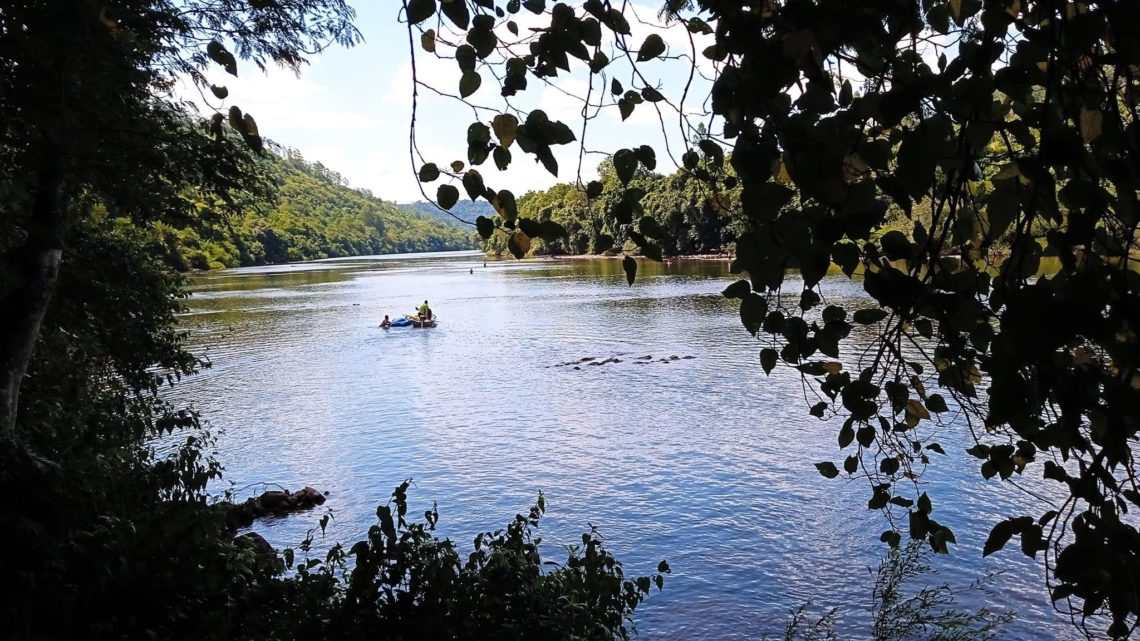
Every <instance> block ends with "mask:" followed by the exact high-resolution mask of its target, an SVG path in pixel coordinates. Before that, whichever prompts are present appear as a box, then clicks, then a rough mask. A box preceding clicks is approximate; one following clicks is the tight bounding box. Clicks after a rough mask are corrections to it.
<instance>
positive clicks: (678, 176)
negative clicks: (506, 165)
mask: <svg viewBox="0 0 1140 641" xmlns="http://www.w3.org/2000/svg"><path fill="white" fill-rule="evenodd" d="M598 181H599V182H600V183H601V184H602V192H601V194H600V195H598V196H597V197H595V198H587V195H586V191H585V190H584V189H583V188H581V187H579V186H577V185H574V184H570V183H559V184H557V185H554V186H553V187H551V188H549V189H547V190H545V191H532V192H528V193H526V194H524V195H523V196H521V197H520V198H519V199H518V210H519V211H518V213H519V216H520V217H522V218H529V219H534V220H538V221H540V222H541V221H546V220H553V221H554V222H556V223H558V224H560V225H562V227H563V228H564V229H565V230H566V234H567V235H566V238H564V239H562V240H558V241H555V242H552V243H549V242H544V241H543V240H542V239H540V238H535V239H533V241H532V243H531V245H530V251H529V252H528V255H532V256H535V255H565V254H603V253H606V252H613V251H615V250H621V249H622V248H623V243H624V242H625V241H626V239H624V238H620V237H619V238H615V237H614V235H613V232H612V231H611V230H610V229H609V227H608V226H607V225H606V224H605V222H604V221H605V216H604V214H605V212H607V211H609V210H610V209H611V208H613V207H614V206H615V205H616V204H617V202H618V200H619V199H620V198H621V193H622V191H623V190H622V186H621V183H620V182H619V181H618V179H617V176H616V174H615V173H614V168H613V164H612V162H610V161H609V160H608V159H607V160H605V161H603V162H602V164H601V166H600V167H599V169H598ZM629 186H630V188H632V189H639V190H641V191H642V192H644V194H645V195H644V197H643V198H642V199H641V202H640V204H639V205H638V206H637V207H638V209H637V210H636V211H635V212H634V214H635V218H636V219H640V220H644V219H645V218H646V217H648V218H651V219H652V220H653V221H654V223H656V227H657V228H658V231H659V232H660V235H661V239H660V241H659V245H660V247H661V251H662V253H663V254H664V255H665V256H685V255H694V254H720V253H730V252H732V251H733V249H734V247H735V243H736V238H737V236H738V235H739V234H740V233H742V232H743V231H744V229H745V225H744V218H743V213H742V212H741V209H740V198H739V193H738V191H739V190H738V189H731V190H724V191H721V192H719V193H717V194H713V193H711V192H710V191H709V188H708V185H707V184H705V183H703V182H702V181H700V180H699V179H697V178H695V177H694V176H693V175H692V174H691V173H689V172H686V171H681V170H679V171H677V172H676V173H673V174H669V175H661V174H657V173H653V172H648V171H644V170H642V171H640V172H639V173H638V174H637V175H636V176H635V177H634V179H633V180H632V181H630V185H629ZM650 224H652V223H650ZM642 228H643V229H644V228H646V225H643V226H642ZM484 249H485V250H486V251H488V252H491V253H498V254H506V253H508V249H507V235H506V234H504V233H502V232H496V233H495V234H494V235H493V236H492V237H491V238H490V239H488V240H487V241H485V242H484ZM628 249H630V250H631V251H632V250H633V249H634V245H633V243H630V244H629V246H628Z"/></svg>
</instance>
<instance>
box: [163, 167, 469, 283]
mask: <svg viewBox="0 0 1140 641" xmlns="http://www.w3.org/2000/svg"><path fill="white" fill-rule="evenodd" d="M264 162H265V163H266V165H265V170H266V172H265V173H266V174H267V177H268V179H269V181H268V189H267V190H266V191H267V192H268V193H267V195H263V196H261V197H256V198H253V197H251V198H249V199H248V200H247V201H246V202H243V203H242V204H241V206H236V207H232V208H231V209H232V211H229V210H226V211H219V210H222V209H224V208H223V206H222V205H221V204H220V203H214V204H210V203H198V210H199V214H200V215H199V216H198V217H196V218H194V219H191V220H186V221H184V223H183V224H181V225H172V224H169V223H158V224H156V225H155V226H154V229H155V231H156V232H157V233H158V234H159V238H160V240H161V242H162V245H163V247H164V251H165V253H166V256H167V260H168V261H169V262H170V263H171V264H172V265H174V266H175V267H177V268H178V269H183V270H185V269H217V268H221V267H237V266H244V265H261V264H267V263H283V262H293V261H302V260H315V259H320V258H335V257H340V256H362V255H369V254H390V253H406V252H426V251H448V250H458V249H473V248H476V247H478V245H477V243H476V242H475V238H476V237H475V232H474V229H473V228H472V227H471V226H469V225H465V224H463V223H461V222H459V221H457V220H455V219H454V218H450V217H448V218H442V217H438V216H433V215H429V214H425V213H422V212H420V211H416V210H413V209H409V208H404V207H401V206H399V205H395V204H393V203H391V202H388V201H385V200H381V199H380V198H377V197H375V196H373V195H372V193H371V192H369V191H367V190H359V189H353V188H352V187H350V186H349V185H348V183H347V181H346V180H345V179H344V177H343V176H341V175H340V174H338V173H336V172H335V171H332V170H330V169H328V168H327V167H325V166H324V165H322V164H321V163H319V162H309V161H306V160H304V159H303V158H301V157H300V156H299V155H298V154H296V153H295V152H282V153H280V154H272V155H270V157H269V158H268V159H267V160H265V161H264Z"/></svg>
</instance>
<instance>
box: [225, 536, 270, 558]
mask: <svg viewBox="0 0 1140 641" xmlns="http://www.w3.org/2000/svg"><path fill="white" fill-rule="evenodd" d="M234 545H236V546H238V547H239V548H244V549H249V550H253V552H254V554H257V555H258V556H267V557H274V556H276V555H277V550H274V549H273V546H272V545H270V544H269V541H266V540H265V537H263V536H261V535H260V534H258V533H257V532H246V533H245V534H242V535H241V536H238V537H234Z"/></svg>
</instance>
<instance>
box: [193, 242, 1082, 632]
mask: <svg viewBox="0 0 1140 641" xmlns="http://www.w3.org/2000/svg"><path fill="white" fill-rule="evenodd" d="M639 264H640V269H641V273H639V276H638V280H637V283H636V284H635V285H634V286H633V287H628V286H626V283H625V278H624V274H623V273H622V271H621V267H620V264H619V262H618V261H612V260H565V261H551V260H532V261H523V262H518V261H513V260H510V261H491V262H488V263H486V266H484V262H483V258H482V256H481V255H477V254H473V253H457V254H456V253H453V254H424V255H414V256H382V257H368V258H356V259H338V260H329V261H321V262H316V263H306V264H295V265H279V266H271V267H259V268H245V269H233V270H224V271H218V272H211V273H208V274H204V275H200V276H195V277H194V278H193V279H192V280H191V286H192V289H193V291H194V294H193V296H192V297H191V298H190V299H189V301H188V305H189V308H190V311H189V312H188V313H187V314H185V315H184V316H183V317H182V323H183V325H184V326H185V327H186V328H187V329H188V330H190V333H191V343H192V345H193V347H194V349H195V350H196V352H197V353H199V354H200V355H205V356H207V357H209V359H210V360H211V361H212V363H213V367H212V368H210V369H209V370H207V371H206V372H205V373H203V374H201V375H199V376H196V377H193V378H191V379H189V380H188V381H186V382H184V383H183V384H181V385H179V386H178V387H177V389H176V392H175V396H176V397H178V398H179V399H181V400H188V401H193V403H194V405H195V406H196V407H197V408H198V409H200V410H201V411H202V413H203V417H204V418H205V419H206V420H207V421H208V423H209V424H210V426H211V427H212V428H214V429H215V430H217V431H219V432H221V435H220V438H219V440H218V444H217V452H218V456H219V457H220V459H221V460H222V462H223V463H224V464H225V467H226V479H227V483H229V484H232V486H233V487H235V488H246V487H247V486H251V485H253V484H257V483H261V482H271V483H279V484H281V485H284V486H286V487H288V488H290V489H297V488H299V487H301V486H303V485H311V486H314V487H316V488H319V489H321V490H327V491H328V492H329V500H328V502H327V503H326V506H325V507H327V508H329V509H331V510H332V514H333V520H332V522H331V523H330V525H329V528H328V531H327V535H326V537H327V540H328V541H331V540H341V541H351V540H355V539H357V538H360V537H361V536H362V535H363V534H364V532H365V531H366V530H367V528H368V526H369V525H371V524H372V523H373V522H374V520H375V507H376V505H377V504H378V503H383V502H385V501H386V500H387V498H388V496H389V495H390V494H391V491H392V489H393V488H394V487H395V486H396V485H398V484H399V483H400V482H401V481H403V480H404V479H408V478H410V479H414V485H413V488H412V489H411V492H410V498H411V503H412V507H413V508H415V509H413V510H412V511H411V513H412V514H417V513H419V514H422V512H423V510H424V509H427V508H429V507H430V506H431V504H432V502H433V501H434V502H437V503H438V506H439V513H440V532H441V533H442V534H443V535H446V536H449V537H451V538H452V539H453V540H455V541H457V542H458V544H459V547H460V550H461V553H465V551H468V550H469V549H470V541H471V538H472V537H473V536H474V534H476V533H477V532H479V531H483V530H491V529H498V528H501V527H503V526H505V525H506V523H507V522H508V521H509V520H510V519H511V518H512V517H513V516H514V515H515V514H516V513H517V512H520V511H524V510H525V509H526V508H528V507H529V506H530V505H531V504H533V501H534V499H535V498H536V496H537V494H538V492H539V491H542V492H544V493H545V496H546V500H547V516H546V517H545V518H544V520H543V522H542V525H541V528H540V530H541V532H542V535H543V537H544V544H543V547H544V554H545V556H546V558H547V559H551V560H559V559H564V558H565V557H564V553H563V552H562V550H561V547H560V546H561V545H562V544H572V543H574V542H575V541H576V540H577V539H578V535H579V534H581V533H582V532H584V531H586V530H587V529H588V528H589V524H593V525H595V526H597V527H598V528H599V529H600V531H601V532H602V534H603V535H604V536H605V538H606V541H607V544H608V546H609V547H610V549H611V550H612V551H613V552H614V554H615V555H616V556H617V557H618V558H619V559H621V560H622V561H623V562H624V564H625V569H626V572H627V574H630V575H636V574H642V573H646V574H648V573H651V572H652V571H653V570H654V569H655V568H656V564H657V561H658V560H660V559H663V558H664V559H667V560H668V561H669V563H670V565H671V566H672V569H673V574H672V576H670V577H668V578H667V579H666V583H665V590H664V592H661V593H657V592H656V591H655V593H654V595H653V596H652V597H651V599H650V600H649V601H647V602H646V604H645V605H643V606H642V608H640V609H639V610H638V612H637V615H636V617H635V620H636V623H637V627H638V631H639V632H640V638H643V639H670V640H672V639H677V640H680V639H687V640H689V639H691V640H698V641H699V640H704V639H708V640H712V639H717V640H719V639H758V638H761V637H762V636H764V635H769V636H778V635H780V634H781V633H782V626H783V622H784V621H785V619H786V618H787V612H788V610H789V609H791V608H793V607H796V606H798V605H800V604H801V603H803V602H805V601H808V600H809V599H810V600H813V601H814V602H815V603H816V604H817V605H818V606H821V607H831V606H840V607H841V612H840V632H841V637H843V638H862V637H865V636H866V627H865V623H866V618H865V617H866V615H865V610H866V608H867V606H868V605H869V603H870V574H869V572H868V569H867V568H868V566H869V565H872V564H875V563H877V561H878V558H879V554H880V553H881V551H882V548H883V545H882V544H881V543H879V542H878V534H879V532H880V531H882V530H883V529H884V527H885V524H884V522H883V520H882V517H881V515H879V513H877V512H869V511H868V510H866V508H865V502H866V500H867V497H868V496H869V493H868V490H867V487H866V484H865V482H863V481H857V482H847V481H844V480H843V479H842V478H839V479H835V480H830V481H829V480H826V479H824V478H823V477H822V476H820V475H819V474H818V473H817V472H816V470H815V468H814V466H813V463H814V462H817V461H823V460H832V461H836V462H841V461H842V456H840V454H839V452H838V448H837V446H836V438H835V435H836V432H837V430H838V425H837V424H835V423H834V422H831V423H829V422H821V421H819V420H817V419H815V418H812V417H811V416H809V415H808V414H807V406H806V405H805V403H804V400H803V394H802V390H801V387H800V381H799V378H798V377H795V376H792V375H791V374H790V373H789V372H788V371H785V370H784V369H780V368H777V370H776V371H774V372H773V375H772V376H771V377H768V376H765V375H764V373H763V371H762V369H761V367H760V364H759V358H758V354H759V349H760V345H759V344H758V343H757V342H756V340H755V339H753V338H752V337H751V336H749V335H748V334H747V332H746V331H745V330H744V329H743V328H742V327H741V325H740V320H739V317H738V315H737V313H736V307H735V305H733V304H732V302H731V301H727V300H725V299H724V298H723V297H722V296H721V295H720V293H719V292H720V291H721V290H722V289H723V288H724V287H725V285H726V284H727V283H729V282H731V280H730V278H731V277H730V276H729V275H728V273H727V263H725V262H721V261H681V262H676V263H672V264H667V265H662V264H655V263H649V262H647V261H639ZM823 291H824V293H825V296H827V298H828V300H829V302H835V301H838V302H840V303H841V304H843V303H846V304H852V305H856V306H857V305H858V304H859V303H860V301H861V300H863V299H864V297H865V295H864V294H863V293H862V290H861V288H860V286H859V285H858V284H857V283H851V282H849V281H847V280H846V279H844V278H835V279H828V280H826V281H825V283H824V290H823ZM425 298H426V299H428V300H429V301H430V305H431V307H432V309H433V310H434V311H435V313H436V314H437V316H438V317H439V319H440V323H439V326H438V327H436V328H434V329H427V330H419V329H412V328H402V329H391V330H387V331H385V330H381V329H378V328H377V324H378V322H379V320H380V319H381V318H382V316H383V315H384V314H390V315H392V316H393V318H396V317H398V316H400V315H402V314H403V313H406V312H411V311H412V309H413V307H414V306H415V305H417V304H419V303H420V302H422V301H423V300H424V299H425ZM644 356H652V357H653V358H652V359H651V360H649V361H646V360H638V357H644ZM674 356H675V357H676V358H675V359H673V358H672V357H674ZM585 357H595V358H598V359H606V358H611V357H616V358H617V359H619V361H620V362H611V363H607V364H605V365H594V366H590V365H585V364H583V365H581V366H580V368H575V367H574V366H570V365H561V364H563V363H567V362H570V361H578V360H580V359H582V358H585ZM950 427H951V429H948V430H947V431H946V434H945V438H943V440H942V444H943V446H944V447H945V448H946V450H947V452H948V454H949V456H947V457H945V458H942V457H939V458H938V461H937V464H938V465H937V467H936V469H935V470H934V471H933V472H931V473H930V475H929V479H930V483H929V486H928V487H927V490H928V491H929V492H930V493H931V495H932V496H933V497H934V499H935V513H934V514H933V516H934V517H935V518H937V519H938V520H939V521H940V522H942V523H944V524H947V525H949V526H951V527H952V528H953V529H954V530H955V532H956V534H957V540H958V545H956V546H951V555H949V556H943V557H939V558H936V559H935V560H934V564H935V568H936V571H937V574H936V575H934V576H932V577H930V580H931V581H932V582H938V583H941V582H947V583H950V584H951V585H956V586H965V585H967V584H969V583H970V582H971V581H972V580H973V579H975V578H977V577H979V576H980V575H981V574H983V573H985V572H995V571H1004V572H1005V573H1004V574H1002V575H1001V576H999V577H997V578H996V579H995V580H994V582H993V583H992V588H993V590H994V594H993V595H991V596H990V597H985V596H984V595H977V594H975V595H973V596H970V597H968V598H967V599H966V600H965V601H963V602H962V605H964V606H970V607H977V606H979V605H982V604H986V603H988V604H989V605H990V606H991V607H995V608H999V609H1001V608H1011V609H1013V610H1015V611H1016V612H1017V615H1018V619H1017V621H1016V622H1015V623H1013V624H1011V625H1010V626H1008V627H1007V628H1005V632H1004V633H1003V634H1002V635H1001V637H1002V638H1010V639H1014V638H1018V639H1021V638H1070V637H1072V638H1076V635H1075V634H1074V633H1073V631H1072V630H1071V628H1070V627H1069V626H1070V624H1069V622H1068V619H1067V618H1066V617H1063V616H1061V615H1059V614H1056V613H1055V612H1054V611H1053V610H1052V608H1051V606H1050V605H1049V603H1048V599H1047V595H1046V593H1045V590H1044V586H1043V575H1042V569H1041V566H1040V564H1038V563H1034V562H1033V561H1031V560H1029V559H1026V558H1024V557H1023V556H1021V553H1020V551H1019V550H1018V549H1017V545H1016V541H1014V542H1013V544H1011V545H1010V546H1009V547H1008V548H1007V549H1006V550H1005V551H1003V552H1000V553H998V554H996V555H993V556H991V557H990V558H987V559H983V558H981V548H982V543H983V542H984V540H985V537H986V535H987V534H988V532H989V528H990V527H991V526H992V525H993V523H995V522H996V520H997V518H998V516H999V515H1001V516H1009V515H1020V514H1021V513H1022V512H1021V509H1020V508H1019V505H1023V504H1026V503H1028V501H1029V500H1028V499H1027V498H1026V497H1025V496H1024V495H1023V494H1021V493H1019V492H1017V491H1016V490H1015V489H1014V488H1012V487H1010V486H1009V485H1007V484H1002V483H999V482H997V481H996V480H994V481H988V482H987V481H983V480H982V479H981V477H980V476H979V475H978V473H977V462H976V461H975V460H974V459H971V458H970V457H969V456H967V455H965V454H964V453H963V451H962V450H963V449H964V447H966V446H967V443H966V441H965V438H964V435H963V434H962V433H961V432H962V431H963V430H961V429H953V428H954V427H955V426H953V425H952V426H950ZM261 489H262V487H261V486H260V485H255V486H253V487H249V488H248V489H245V490H244V492H243V496H245V495H251V494H253V493H255V492H257V491H260V490H261ZM1039 512H1040V510H1037V511H1034V512H1032V513H1033V514H1037V513H1039ZM320 514H321V512H311V513H308V514H301V515H294V516H290V517H288V518H282V519H271V520H267V521H263V522H259V523H257V524H256V525H255V529H256V530H257V531H258V532H260V533H261V534H263V535H264V536H265V537H266V538H267V539H268V540H269V541H270V542H271V543H273V544H274V545H276V546H279V547H280V546H289V545H294V544H296V543H297V542H298V541H300V540H301V539H302V538H303V537H304V536H305V533H306V531H308V530H309V529H311V528H313V527H315V526H316V519H317V518H318V517H319V516H320ZM318 538H319V537H318Z"/></svg>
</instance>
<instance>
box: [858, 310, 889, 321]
mask: <svg viewBox="0 0 1140 641" xmlns="http://www.w3.org/2000/svg"><path fill="white" fill-rule="evenodd" d="M886 317H887V312H885V311H883V310H881V309H875V308H872V309H860V310H858V311H857V312H855V313H854V314H852V315H851V319H852V320H854V321H855V322H856V323H859V324H860V325H872V324H874V323H877V322H879V321H881V320H883V319H884V318H886Z"/></svg>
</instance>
